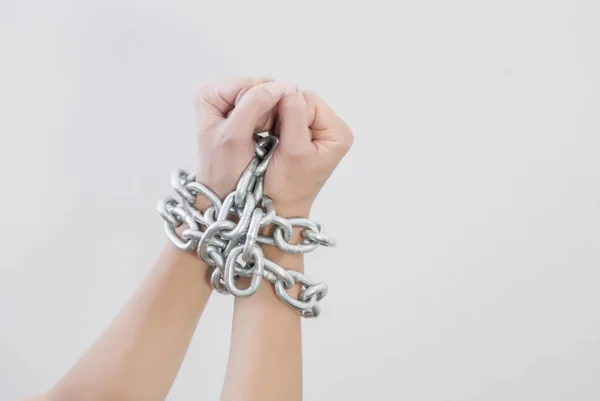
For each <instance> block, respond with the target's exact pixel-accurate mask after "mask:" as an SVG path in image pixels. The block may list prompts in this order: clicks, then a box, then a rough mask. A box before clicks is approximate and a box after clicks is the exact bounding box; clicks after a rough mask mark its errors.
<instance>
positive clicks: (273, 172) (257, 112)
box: [195, 78, 353, 217]
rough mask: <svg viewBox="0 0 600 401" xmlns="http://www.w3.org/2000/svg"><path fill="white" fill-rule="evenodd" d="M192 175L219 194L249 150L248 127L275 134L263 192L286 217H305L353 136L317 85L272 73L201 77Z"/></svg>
mask: <svg viewBox="0 0 600 401" xmlns="http://www.w3.org/2000/svg"><path fill="white" fill-rule="evenodd" d="M195 106H196V120H197V130H198V132H197V137H198V156H199V158H198V166H197V170H196V179H197V181H198V182H201V183H202V184H205V185H207V186H208V187H209V188H211V189H212V190H213V191H215V192H216V193H217V194H218V195H219V196H220V197H221V198H223V197H225V196H226V195H227V194H228V193H229V192H230V191H231V190H233V189H234V188H235V185H236V183H237V181H238V179H239V178H240V175H241V174H242V172H243V170H244V168H245V167H246V165H247V164H248V163H249V162H250V160H251V159H252V157H253V155H254V141H253V138H252V134H253V133H260V132H267V131H269V132H272V133H274V134H275V135H277V136H278V137H279V146H278V147H277V149H276V151H275V154H274V155H273V158H272V159H271V162H270V164H269V168H268V169H267V172H266V174H265V193H266V194H267V195H269V196H270V197H271V198H272V199H273V203H274V205H275V207H276V209H277V213H278V214H279V215H281V216H284V217H308V215H309V214H310V209H311V207H312V204H313V202H314V200H315V198H316V197H317V194H318V193H319V191H320V189H321V188H322V187H323V185H324V184H325V182H326V181H327V179H328V178H329V176H330V175H331V173H332V172H333V170H335V168H336V166H337V165H338V163H339V162H340V161H341V159H342V158H343V157H344V155H345V154H346V153H347V152H348V150H349V149H350V147H351V146H352V143H353V134H352V131H351V129H350V127H348V125H347V124H346V123H345V122H344V121H343V120H342V119H341V118H339V117H338V116H337V115H336V114H335V113H334V112H333V110H332V109H331V108H330V107H329V106H328V105H327V103H325V102H324V101H323V100H322V99H321V98H320V97H319V96H318V95H317V94H316V93H314V92H303V91H301V90H299V89H298V88H297V87H296V86H295V85H293V84H290V83H281V82H274V81H272V80H271V79H269V78H235V79H230V80H225V81H220V82H212V83H208V84H204V85H201V86H200V87H199V88H198V90H197V92H196V99H195Z"/></svg>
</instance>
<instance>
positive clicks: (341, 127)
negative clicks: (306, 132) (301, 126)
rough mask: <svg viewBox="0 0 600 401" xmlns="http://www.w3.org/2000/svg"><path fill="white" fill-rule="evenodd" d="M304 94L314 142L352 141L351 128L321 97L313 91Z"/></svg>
mask: <svg viewBox="0 0 600 401" xmlns="http://www.w3.org/2000/svg"><path fill="white" fill-rule="evenodd" d="M303 94H304V98H305V99H306V104H307V109H308V126H309V127H310V130H311V132H312V139H313V140H335V141H344V140H351V136H352V131H351V130H350V127H348V125H347V124H346V123H345V122H344V121H343V120H342V119H341V118H340V117H338V115H337V114H335V112H334V111H333V109H332V108H331V107H329V105H328V104H327V103H326V102H325V101H324V100H323V99H322V98H321V97H320V96H319V95H317V94H316V93H315V92H312V91H306V92H303ZM347 137H348V138H347Z"/></svg>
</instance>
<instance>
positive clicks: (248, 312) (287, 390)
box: [221, 92, 353, 401]
mask: <svg viewBox="0 0 600 401" xmlns="http://www.w3.org/2000/svg"><path fill="white" fill-rule="evenodd" d="M277 117H278V125H277V127H276V130H275V132H276V134H278V135H279V137H280V145H279V147H278V148H277V150H276V153H275V155H274V157H273V159H272V160H271V164H270V165H269V168H268V170H267V173H266V176H265V193H266V194H267V195H269V196H270V197H271V198H272V199H273V201H274V204H275V207H276V209H277V214H279V215H281V216H283V217H308V216H309V214H310V210H311V206H312V204H313V201H314V200H315V198H316V196H317V194H318V192H319V190H320V189H321V187H322V186H323V184H325V181H326V180H327V179H328V178H329V176H330V175H331V173H332V172H333V170H334V169H335V167H336V166H337V164H338V163H339V161H340V160H341V159H342V157H343V156H344V155H345V154H346V152H347V151H348V150H349V148H350V146H351V145H352V141H353V137H352V132H351V130H350V128H349V127H348V126H347V125H346V124H345V123H344V122H343V121H342V120H341V119H340V118H339V117H337V116H336V115H335V113H334V112H333V111H332V110H331V108H329V106H327V104H326V103H325V102H324V101H323V100H321V98H319V96H317V95H316V94H314V93H311V92H309V93H302V92H297V93H295V94H289V95H285V96H284V97H283V99H282V101H281V102H280V103H279V105H278V109H277ZM300 240H301V236H300V232H299V231H296V230H295V232H294V236H293V238H292V242H294V241H297V242H299V241H300ZM264 252H265V257H266V258H267V259H270V260H271V261H273V262H275V263H277V264H279V265H280V266H282V267H284V268H286V269H293V270H296V271H299V272H303V271H304V260H303V257H302V255H297V254H285V253H282V252H281V251H279V250H278V249H277V248H275V247H272V246H265V248H264ZM316 273H318V272H316ZM299 292H300V287H299V285H296V286H295V287H294V288H292V289H290V290H288V293H289V295H291V296H292V297H297V296H298V293H299ZM300 319H301V318H300V314H299V313H298V312H297V311H296V310H294V309H292V308H290V307H289V306H287V305H285V304H284V303H282V302H281V301H280V300H279V299H278V298H277V296H276V294H275V291H274V290H273V286H271V285H268V283H265V284H263V285H262V286H261V287H260V289H259V291H258V292H257V293H256V294H255V295H254V296H252V297H249V298H238V299H236V300H235V310H234V317H233V332H232V338H231V351H230V357H229V363H228V366H227V375H226V378H225V384H224V386H223V392H222V396H221V400H222V401H283V400H285V401H299V400H301V399H302V354H301V333H300Z"/></svg>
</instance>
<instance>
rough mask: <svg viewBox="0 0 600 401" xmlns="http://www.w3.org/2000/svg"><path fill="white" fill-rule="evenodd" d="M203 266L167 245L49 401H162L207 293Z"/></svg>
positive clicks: (180, 360)
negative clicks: (134, 290)
mask: <svg viewBox="0 0 600 401" xmlns="http://www.w3.org/2000/svg"><path fill="white" fill-rule="evenodd" d="M206 272H207V269H206V265H205V264H204V263H203V262H201V261H200V260H199V259H198V258H197V257H194V255H193V254H188V253H184V252H181V251H179V250H177V249H176V248H174V247H173V246H172V245H170V244H169V245H167V247H166V248H165V250H164V251H163V252H162V254H161V256H160V257H159V259H158V260H157V261H156V263H155V265H154V267H153V268H152V271H151V272H150V273H149V275H148V276H147V278H146V279H145V280H144V282H143V283H142V284H141V286H140V287H139V288H138V290H137V291H136V292H135V294H134V295H133V297H132V298H131V300H130V301H129V303H128V304H127V305H126V306H125V308H124V309H123V310H122V311H121V313H119V315H118V316H117V317H116V318H115V320H114V321H113V322H112V323H111V324H110V326H109V327H108V328H107V329H106V330H105V331H104V333H103V334H102V335H101V337H100V338H99V339H98V340H97V341H96V343H95V344H94V345H93V346H92V347H91V348H90V349H89V350H88V351H87V352H86V354H85V355H84V356H83V357H82V358H81V359H80V360H79V361H78V362H77V363H76V364H75V366H73V368H72V369H71V370H70V371H69V372H68V373H67V374H66V375H65V376H64V377H63V378H62V379H61V380H60V381H59V382H58V384H57V385H56V386H55V387H54V388H53V389H52V390H51V391H50V393H49V398H50V399H52V400H54V399H56V400H61V401H63V400H64V401H67V400H102V401H106V400H164V399H165V397H166V395H167V393H168V391H169V389H170V387H171V384H172V383H173V380H174V379H175V376H176V374H177V372H178V370H179V367H180V365H181V362H182V360H183V357H184V355H185V352H186V351H187V348H188V345H189V343H190V340H191V338H192V335H193V333H194V330H195V328H196V325H197V324H198V321H199V319H200V315H201V314H202V311H203V310H204V307H205V306H206V303H207V301H208V299H209V297H210V294H211V292H212V288H211V287H210V285H209V283H208V281H207V278H206Z"/></svg>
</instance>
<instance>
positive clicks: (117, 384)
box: [38, 78, 295, 401]
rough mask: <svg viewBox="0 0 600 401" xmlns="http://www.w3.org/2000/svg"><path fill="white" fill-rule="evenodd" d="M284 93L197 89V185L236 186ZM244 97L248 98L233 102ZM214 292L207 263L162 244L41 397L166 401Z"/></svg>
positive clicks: (256, 86)
mask: <svg viewBox="0 0 600 401" xmlns="http://www.w3.org/2000/svg"><path fill="white" fill-rule="evenodd" d="M286 88H287V89H286ZM288 89H289V87H286V85H282V84H276V83H271V82H268V80H267V79H264V78H238V79H232V80H227V81H222V82H217V83H213V84H210V85H204V86H202V87H201V88H200V89H199V90H198V93H197V98H196V116H197V123H198V144H199V155H200V157H199V161H198V169H197V174H196V176H197V179H198V180H199V181H200V182H202V183H204V184H206V185H208V187H210V188H212V189H213V190H215V191H216V192H217V193H218V195H220V196H221V197H222V196H223V195H224V194H225V193H227V192H228V191H229V190H231V189H233V188H234V185H235V183H236V181H237V179H238V178H239V176H240V174H241V172H242V171H243V169H244V167H245V166H246V164H247V163H248V160H250V159H251V157H252V155H253V152H254V146H253V142H252V133H253V132H255V130H261V129H263V127H264V126H266V125H268V124H272V118H270V117H269V115H266V114H265V113H267V112H269V113H270V111H271V110H272V109H273V107H274V106H275V105H276V104H277V102H278V101H279V100H280V98H281V96H282V95H283V94H284V93H285V92H286V90H288ZM294 90H295V88H294ZM242 93H245V94H246V95H245V96H244V99H245V100H244V101H243V102H241V103H240V104H239V105H236V99H238V97H239V96H241V94H242ZM240 137H241V138H242V139H245V140H246V145H247V146H236V147H232V146H231V144H232V143H235V144H236V145H239V144H242V145H243V141H242V140H241V139H240ZM233 149H234V150H233ZM246 153H247V154H246ZM205 202H207V201H206V200H199V202H198V204H197V206H198V207H199V209H204V208H205V207H206V206H208V203H205ZM183 228H184V227H183V226H182V227H181V229H180V232H181V230H183ZM211 292H212V288H211V287H210V285H209V281H208V277H207V266H206V264H205V263H203V262H201V261H200V260H199V258H198V257H197V255H195V254H194V253H185V252H181V251H179V250H177V249H176V248H174V247H173V246H172V245H170V244H169V245H167V247H166V248H165V250H164V251H163V252H162V254H161V256H160V257H159V259H158V260H157V261H156V263H155V265H154V267H153V268H152V270H151V272H150V273H149V275H148V277H147V278H146V279H145V280H144V282H143V283H142V284H141V286H140V287H139V288H138V290H137V291H136V292H135V294H134V295H133V297H132V298H131V300H130V301H129V302H128V304H127V305H126V306H125V308H124V309H123V310H122V311H121V312H120V313H119V315H118V316H117V317H116V318H115V319H114V321H113V322H112V323H111V324H110V325H109V327H108V328H107V329H106V330H105V331H104V332H103V333H102V335H101V336H100V338H99V339H98V340H97V341H96V342H95V343H94V344H93V345H92V347H91V348H90V349H89V350H88V351H87V352H86V353H85V354H84V355H83V357H82V358H81V359H80V360H79V361H78V362H77V363H76V364H75V365H74V366H73V367H72V368H71V370H70V371H69V372H68V373H67V374H66V375H65V376H64V377H63V378H62V379H61V380H60V381H59V382H58V383H57V384H56V385H55V386H54V387H53V388H52V389H51V390H50V391H49V392H48V393H46V394H45V395H43V396H41V397H39V398H38V399H46V400H52V401H54V400H59V401H69V400H74V401H81V400H86V401H94V400H99V401H100V400H102V401H111V400H118V401H127V400H135V401H139V400H144V401H148V400H150V401H152V400H164V399H165V397H166V395H167V393H168V392H169V389H170V387H171V385H172V383H173V380H174V379H175V376H176V374H177V372H178V370H179V367H180V365H181V362H182V360H183V357H184V355H185V353H186V350H187V348H188V346H189V343H190V340H191V338H192V335H193V332H194V330H195V328H196V326H197V324H198V321H199V319H200V316H201V314H202V312H203V310H204V307H205V306H206V303H207V302H208V299H209V297H210V294H211Z"/></svg>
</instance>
